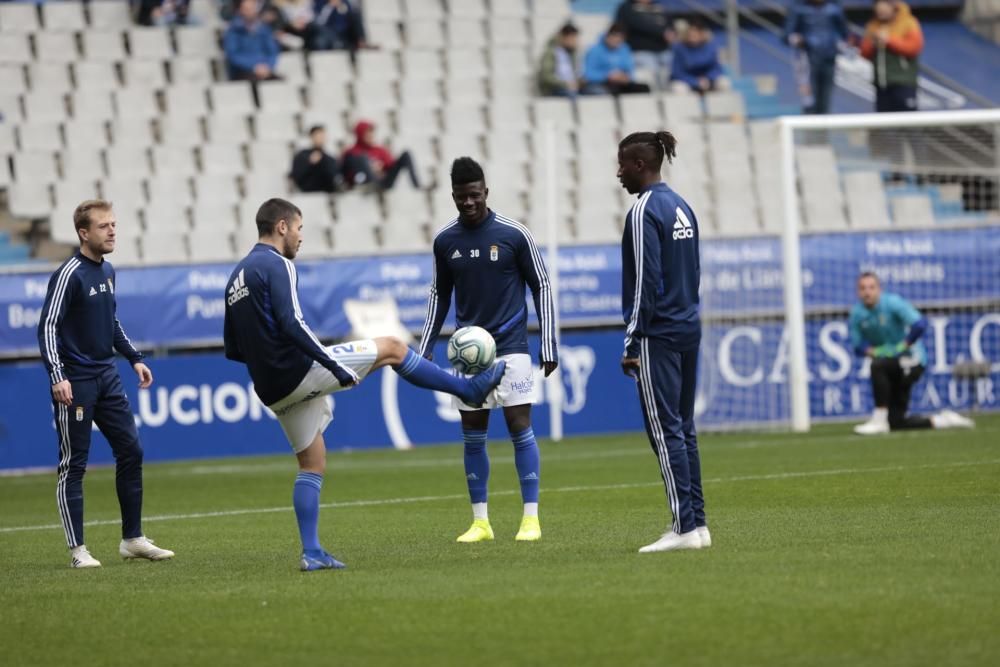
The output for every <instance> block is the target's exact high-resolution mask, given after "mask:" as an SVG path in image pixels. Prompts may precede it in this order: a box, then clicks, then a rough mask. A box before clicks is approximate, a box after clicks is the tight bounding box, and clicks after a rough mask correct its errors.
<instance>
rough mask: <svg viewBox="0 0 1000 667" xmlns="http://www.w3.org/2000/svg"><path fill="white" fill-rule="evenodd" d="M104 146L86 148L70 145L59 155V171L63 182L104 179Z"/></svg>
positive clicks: (79, 145)
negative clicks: (80, 179)
mask: <svg viewBox="0 0 1000 667" xmlns="http://www.w3.org/2000/svg"><path fill="white" fill-rule="evenodd" d="M103 148H104V147H103V146H86V145H82V144H78V145H73V144H70V145H69V146H67V148H66V149H65V150H63V151H62V152H61V153H59V171H60V173H61V174H62V179H63V180H74V179H79V178H83V177H86V178H94V179H96V178H103V177H104V174H105V171H104V158H103V156H102V149H103Z"/></svg>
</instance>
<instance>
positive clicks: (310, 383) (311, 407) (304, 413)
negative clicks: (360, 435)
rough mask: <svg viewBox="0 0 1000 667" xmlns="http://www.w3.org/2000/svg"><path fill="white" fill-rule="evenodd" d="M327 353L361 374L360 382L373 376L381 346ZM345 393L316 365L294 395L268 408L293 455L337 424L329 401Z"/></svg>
mask: <svg viewBox="0 0 1000 667" xmlns="http://www.w3.org/2000/svg"><path fill="white" fill-rule="evenodd" d="M327 349H328V350H330V354H332V355H333V357H334V358H335V359H336V360H337V362H338V363H340V364H341V365H343V366H346V367H347V368H350V369H351V370H352V371H354V372H355V373H357V375H358V380H359V381H360V380H363V379H364V378H365V376H367V375H368V373H369V372H371V369H372V366H374V365H375V359H376V358H377V357H378V346H376V345H375V341H373V340H355V341H351V342H349V343H340V344H339V345H333V346H331V347H328V348H327ZM348 388H349V387H348ZM342 389H344V387H341V386H340V382H339V381H338V380H337V378H336V376H334V374H333V373H331V372H330V371H329V370H328V369H327V368H326V367H324V366H322V365H320V364H319V363H318V362H315V361H314V362H313V365H312V368H310V369H309V372H308V373H306V376H305V377H304V378H302V382H300V383H299V386H298V387H296V388H295V389H294V390H293V391H292V393H290V394H289V395H288V396H285V397H284V398H283V399H281V400H280V401H278V402H277V403H274V404H272V405H269V406H267V407H268V408H270V409H271V411H272V412H274V414H275V416H276V417H277V418H278V423H279V424H281V428H282V430H283V431H284V432H285V437H287V438H288V444H290V445H291V446H292V451H294V452H295V453H296V454H298V453H299V452H301V451H303V450H304V449H306V448H307V447H309V445H311V444H312V442H313V440H315V439H316V436H317V435H319V434H320V433H322V432H323V431H325V430H326V427H327V426H329V425H330V422H331V421H333V410H332V409H331V407H330V405H331V402H330V401H329V400H327V399H326V398H325V397H326V396H329V395H330V394H332V393H334V392H338V391H341V390H342Z"/></svg>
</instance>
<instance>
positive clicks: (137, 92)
mask: <svg viewBox="0 0 1000 667" xmlns="http://www.w3.org/2000/svg"><path fill="white" fill-rule="evenodd" d="M113 95H114V99H115V110H116V112H117V113H116V115H117V116H119V117H121V116H131V117H133V118H149V119H152V118H156V117H157V116H158V115H160V109H159V107H158V105H157V103H156V94H155V93H154V92H153V91H152V90H149V89H147V88H119V89H118V90H116V91H114V93H113ZM168 99H169V98H168ZM169 110H170V108H169V107H168V111H169Z"/></svg>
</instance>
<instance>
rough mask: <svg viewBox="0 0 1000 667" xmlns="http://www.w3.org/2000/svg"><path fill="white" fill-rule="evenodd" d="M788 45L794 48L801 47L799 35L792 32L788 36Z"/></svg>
mask: <svg viewBox="0 0 1000 667" xmlns="http://www.w3.org/2000/svg"><path fill="white" fill-rule="evenodd" d="M788 43H789V44H790V45H792V46H796V47H797V46H801V45H802V35H800V34H799V33H797V32H793V33H792V34H791V35H789V36H788Z"/></svg>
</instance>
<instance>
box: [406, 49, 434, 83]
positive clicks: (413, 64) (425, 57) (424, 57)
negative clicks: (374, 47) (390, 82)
mask: <svg viewBox="0 0 1000 667" xmlns="http://www.w3.org/2000/svg"><path fill="white" fill-rule="evenodd" d="M400 60H401V61H402V63H403V81H411V82H417V81H427V80H428V79H432V80H435V81H437V80H440V79H443V78H444V61H443V60H442V59H441V52H440V51H437V50H420V49H408V50H406V51H403V52H402V54H401V58H400Z"/></svg>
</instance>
